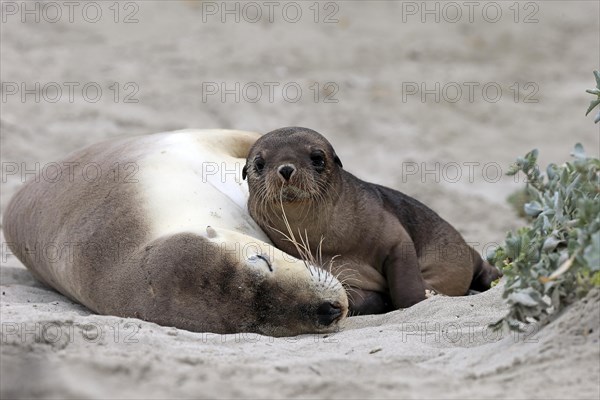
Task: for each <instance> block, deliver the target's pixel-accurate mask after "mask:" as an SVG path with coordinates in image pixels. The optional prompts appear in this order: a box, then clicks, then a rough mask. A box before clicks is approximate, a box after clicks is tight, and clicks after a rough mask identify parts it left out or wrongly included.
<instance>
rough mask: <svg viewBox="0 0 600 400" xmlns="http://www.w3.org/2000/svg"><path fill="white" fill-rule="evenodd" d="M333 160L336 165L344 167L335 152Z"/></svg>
mask: <svg viewBox="0 0 600 400" xmlns="http://www.w3.org/2000/svg"><path fill="white" fill-rule="evenodd" d="M333 162H335V163H336V164H337V165H339V166H340V168H344V166H343V165H342V161H341V160H340V158H339V157H338V156H337V154H335V153H333Z"/></svg>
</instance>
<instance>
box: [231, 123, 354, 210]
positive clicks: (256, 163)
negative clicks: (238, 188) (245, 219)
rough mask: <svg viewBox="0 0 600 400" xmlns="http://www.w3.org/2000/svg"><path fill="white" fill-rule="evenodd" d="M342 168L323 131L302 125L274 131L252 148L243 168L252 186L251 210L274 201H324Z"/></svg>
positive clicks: (243, 174) (288, 202) (289, 202)
mask: <svg viewBox="0 0 600 400" xmlns="http://www.w3.org/2000/svg"><path fill="white" fill-rule="evenodd" d="M341 168H342V162H341V161H340V159H339V157H338V156H337V155H336V154H335V151H334V150H333V147H332V146H331V144H330V143H329V142H328V141H327V139H325V138H324V137H323V136H322V135H321V134H319V133H317V132H315V131H313V130H311V129H307V128H299V127H289V128H281V129H276V130H274V131H271V132H269V133H267V134H266V135H264V136H261V137H260V138H259V139H258V140H257V141H256V142H255V143H254V145H253V146H252V147H251V149H250V152H249V154H248V157H247V159H246V165H245V166H244V168H243V171H242V177H243V178H244V179H246V178H247V179H248V186H249V188H250V199H249V206H250V209H251V211H256V210H258V209H260V208H264V206H266V205H271V204H269V203H273V202H275V203H277V204H279V203H280V202H281V203H286V204H288V205H289V204H304V203H307V202H315V201H316V202H320V201H324V200H326V199H327V198H328V197H329V196H331V194H332V193H335V188H334V190H331V189H332V186H334V185H335V184H336V183H337V182H338V181H339V175H340V171H339V170H340V169H341ZM261 206H262V207H261ZM269 208H271V207H269Z"/></svg>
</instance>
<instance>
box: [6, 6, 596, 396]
mask: <svg viewBox="0 0 600 400" xmlns="http://www.w3.org/2000/svg"><path fill="white" fill-rule="evenodd" d="M138 4H139V12H138V13H137V14H136V16H137V18H138V19H139V23H135V24H115V23H114V22H113V21H112V16H113V15H112V14H111V10H109V9H108V7H109V4H108V3H105V4H104V6H103V11H104V13H105V17H104V18H102V19H101V21H100V22H98V23H96V24H90V23H86V22H85V21H83V20H82V19H81V17H80V14H76V15H75V16H76V21H75V22H74V23H69V22H68V21H66V20H63V21H62V22H59V23H54V24H51V23H45V22H41V23H40V24H35V23H27V24H23V23H20V22H19V19H18V18H14V17H10V16H9V18H8V22H7V23H2V28H1V29H2V32H1V33H2V38H1V41H2V49H1V60H2V70H1V75H2V76H1V77H2V81H3V82H17V83H18V84H20V83H21V82H27V84H28V85H29V87H32V86H33V85H34V83H35V82H40V83H41V85H44V84H45V83H48V82H58V83H63V82H80V83H81V86H83V85H84V84H85V83H87V82H98V84H99V85H100V86H101V87H102V88H103V97H102V98H101V100H100V101H98V102H97V103H90V102H87V101H85V100H84V99H83V98H82V97H81V94H80V92H76V94H75V98H74V101H73V102H69V99H68V95H67V93H66V89H65V93H64V94H63V98H62V99H61V100H60V101H59V102H57V103H49V102H48V101H45V100H43V99H42V100H41V101H40V102H39V103H36V102H35V101H34V100H33V99H32V97H31V96H29V97H28V98H26V101H25V102H21V101H20V100H19V98H18V96H13V97H8V98H7V100H6V101H4V100H3V102H2V113H1V134H2V135H1V140H2V149H1V151H2V162H3V163H11V162H17V163H21V162H26V163H27V165H26V166H27V167H28V168H33V165H34V164H35V163H36V162H38V163H40V165H41V166H43V165H44V163H48V162H50V161H53V160H56V159H60V158H61V157H62V156H64V155H65V154H66V153H68V152H69V151H72V150H74V149H76V148H78V147H81V146H84V145H87V144H91V143H93V142H96V141H99V140H102V139H105V138H108V137H114V136H121V135H131V134H143V133H152V132H158V131H163V130H171V129H179V128H186V127H190V128H213V127H214V128H236V129H247V130H256V131H260V132H265V131H268V130H271V129H274V128H277V127H281V126H287V125H301V126H307V127H311V128H313V129H316V130H318V131H320V132H322V133H323V134H325V135H326V136H327V137H328V138H329V139H330V140H331V141H332V142H333V144H334V146H335V148H336V150H337V152H338V154H339V155H340V157H341V159H342V161H343V162H344V165H345V167H346V169H348V170H349V171H351V172H353V173H355V174H356V175H358V176H359V177H361V178H363V179H366V180H371V181H375V182H378V183H382V184H385V185H388V186H391V187H394V188H397V189H400V190H402V191H404V192H406V193H408V194H411V195H414V196H416V197H417V198H419V199H420V200H422V201H424V202H425V203H427V204H428V205H430V206H431V207H432V208H434V209H435V210H436V211H438V212H439V213H440V214H441V215H442V216H443V217H445V218H446V219H448V220H449V221H450V222H451V223H453V224H454V225H455V226H456V227H457V228H458V229H459V230H460V231H461V232H462V233H463V235H464V236H465V238H466V239H467V240H468V241H469V242H472V243H473V244H474V246H475V247H476V248H477V249H478V250H479V251H481V252H484V251H485V249H486V248H487V247H488V246H487V245H486V244H490V243H494V242H500V241H501V240H502V239H503V237H504V234H505V232H506V231H507V230H509V229H514V228H516V227H518V226H520V225H522V224H523V221H520V220H518V219H517V218H516V217H515V215H514V213H513V212H512V210H511V209H510V208H509V207H508V206H507V204H506V202H505V198H506V195H507V194H508V193H510V192H511V191H512V190H514V188H516V187H518V186H519V185H518V184H515V183H514V182H512V180H511V179H510V178H503V179H501V180H499V181H498V182H495V180H496V179H495V170H494V167H495V166H496V165H497V166H499V167H500V168H502V169H503V171H504V172H505V171H506V168H507V166H508V165H509V164H510V163H511V162H512V161H513V160H514V158H515V157H516V156H519V155H523V154H524V153H525V152H527V151H529V150H530V149H531V148H533V147H538V148H539V149H540V152H541V155H542V164H544V165H545V164H546V163H547V162H549V161H556V162H561V161H564V160H566V159H567V158H568V152H569V150H570V149H571V147H572V145H573V144H574V143H575V142H577V141H580V142H582V143H583V144H584V145H585V146H586V148H587V149H588V152H591V153H592V154H595V155H596V156H597V155H598V148H599V145H600V135H599V131H598V126H594V125H593V123H592V118H591V117H588V118H584V117H583V113H584V111H585V109H586V107H587V104H588V103H589V100H591V96H589V95H586V94H585V93H583V90H584V89H586V88H590V87H592V86H593V82H594V81H593V76H592V74H591V71H592V69H594V68H596V69H597V68H598V60H599V50H598V49H599V41H598V35H597V33H598V29H599V19H598V15H599V14H598V12H599V7H600V6H599V5H598V3H597V2H592V1H589V2H573V1H570V2H566V1H564V2H560V1H557V2H535V4H537V5H538V6H539V12H538V13H537V14H536V17H537V18H538V20H539V22H538V23H533V24H523V23H514V21H513V18H514V15H513V14H512V11H511V10H510V9H509V7H510V6H511V4H512V2H510V4H509V3H506V2H500V3H498V4H500V5H501V7H502V10H503V12H504V17H503V18H502V19H501V21H499V22H497V23H487V22H485V21H484V20H483V19H482V18H481V14H475V16H476V18H475V22H474V23H468V22H459V23H456V24H451V23H445V22H442V23H439V24H436V23H432V22H431V19H430V23H425V24H423V23H421V22H420V20H419V17H418V16H413V17H410V16H409V17H408V19H407V21H406V22H403V21H402V14H401V10H402V4H403V3H401V2H372V3H371V4H367V5H365V4H356V3H351V2H338V3H336V4H338V5H339V12H338V14H337V17H338V18H339V23H335V24H322V23H320V24H315V23H314V22H312V17H313V15H312V14H311V13H312V11H311V10H310V9H309V7H310V5H311V4H312V3H302V9H303V11H304V13H305V14H304V15H305V17H304V18H303V19H302V20H301V22H299V23H297V24H291V23H286V22H285V21H283V20H282V18H281V17H280V16H279V17H277V14H276V22H275V23H268V22H262V23H256V24H249V23H245V22H243V20H242V22H240V23H237V24H236V23H225V24H222V23H220V22H218V19H217V17H211V18H209V19H208V22H207V23H202V16H201V11H202V7H201V4H200V3H199V2H196V3H193V2H169V3H167V2H164V1H163V2H161V1H154V2H140V3H138ZM417 4H420V2H418V3H417ZM431 4H433V3H431ZM459 4H461V3H459ZM432 7H433V5H432ZM465 10H466V9H464V10H463V11H465ZM127 11H130V10H123V9H122V10H121V13H122V14H121V16H120V18H122V17H123V13H126V12H127ZM529 11H531V9H528V10H524V9H523V8H521V14H520V17H519V18H520V19H522V18H524V15H525V14H528V12H529ZM65 12H66V11H65ZM324 12H325V11H323V10H322V13H324ZM322 16H323V14H321V17H322ZM64 18H66V17H64ZM465 18H466V17H465ZM442 21H443V19H442ZM114 81H117V82H119V84H120V85H121V93H120V99H121V100H122V99H123V97H124V96H125V94H126V93H129V92H130V91H123V87H122V86H123V85H124V84H125V83H127V82H135V83H137V85H138V87H139V92H138V94H137V95H136V96H135V98H137V99H139V102H138V103H135V104H131V103H123V102H122V101H120V102H118V103H115V102H114V100H113V98H112V96H113V92H112V91H111V90H110V89H109V86H110V85H111V84H112V83H113V82H114ZM424 81H426V82H427V83H428V85H429V86H428V87H433V86H434V85H435V82H440V83H441V86H442V87H443V86H444V84H447V83H449V82H457V83H459V84H461V83H464V82H478V83H479V84H480V86H479V88H481V86H483V85H484V84H486V83H489V82H498V84H499V85H500V86H501V87H502V90H503V96H502V98H501V99H500V100H499V101H498V102H496V103H492V102H489V101H485V99H483V98H482V94H481V91H479V92H478V91H476V92H475V98H474V101H472V102H470V101H468V99H466V96H467V92H466V87H465V86H462V87H463V89H465V93H463V98H462V99H461V100H460V101H458V102H456V103H451V102H447V101H440V102H439V103H436V102H435V101H433V96H429V97H428V98H427V99H426V100H427V101H426V102H425V103H422V102H421V101H420V98H419V95H415V96H408V97H407V99H406V101H405V102H404V101H403V100H402V82H417V83H418V84H420V83H421V82H424ZM202 82H217V83H218V84H220V83H221V82H227V84H228V85H229V87H233V85H234V83H235V82H240V84H241V86H243V85H244V84H246V83H248V82H257V83H263V82H279V83H280V86H279V87H281V86H283V85H284V84H286V83H289V82H296V83H297V84H298V85H300V87H301V88H302V90H303V96H302V99H301V100H300V101H298V102H297V103H290V102H286V101H285V100H283V99H282V97H281V92H276V96H275V100H274V102H273V103H270V102H269V101H268V100H267V99H266V96H267V94H266V92H265V93H263V98H262V99H261V100H260V101H258V102H256V103H250V102H247V101H244V100H243V98H242V99H241V101H240V102H239V103H236V102H235V101H234V100H233V97H232V96H229V97H228V98H227V99H226V100H227V101H226V102H225V103H222V102H221V101H220V100H219V99H218V96H212V97H209V98H208V101H207V102H203V101H202ZM314 82H318V83H319V85H320V86H321V87H322V86H323V85H324V84H325V83H326V82H335V83H336V84H337V85H338V87H339V91H338V92H337V94H336V95H335V98H337V99H338V100H339V102H338V103H323V102H319V103H315V102H314V100H313V94H314V93H313V91H311V89H310V87H311V85H312V84H314ZM515 82H518V83H519V85H520V86H521V98H520V100H519V101H518V102H515V101H514V99H513V92H512V91H511V89H510V87H511V85H513V84H514V83H515ZM527 82H534V83H536V84H537V86H538V88H539V91H538V93H537V94H536V95H535V96H534V98H535V99H537V100H538V102H537V103H524V102H523V100H524V96H525V94H526V93H529V92H530V90H529V91H527V90H526V91H525V92H523V90H524V86H523V85H525V84H526V83H527ZM81 86H80V87H81ZM63 88H64V86H63ZM263 89H264V90H266V89H265V88H264V86H263ZM277 93H279V94H277ZM325 94H326V93H325V92H323V91H322V93H321V96H323V95H325ZM321 99H322V97H321ZM594 152H595V153H594ZM407 162H414V163H417V165H418V166H419V167H422V166H423V165H422V164H421V163H426V164H425V167H427V168H428V169H434V168H435V165H436V164H435V163H440V164H439V165H440V170H439V171H440V172H439V173H438V176H439V179H437V181H436V176H435V175H432V174H429V175H426V176H424V179H422V178H421V176H420V175H419V174H418V173H417V174H415V175H410V174H409V172H410V168H412V166H413V165H414V164H406V163H407ZM449 163H458V165H460V166H461V172H462V176H461V177H460V178H459V179H453V176H455V175H454V174H452V175H451V172H452V171H450V169H449V168H451V167H452V166H453V165H454V164H449ZM465 163H479V164H465ZM485 163H493V164H490V165H491V166H490V167H489V168H490V169H488V170H487V173H488V175H487V177H486V178H487V179H484V177H483V176H482V170H483V167H484V164H485ZM5 165H8V164H4V165H3V173H4V172H5V171H6V169H5ZM11 165H12V164H11ZM470 165H472V166H473V168H474V169H473V176H474V179H472V180H471V179H469V178H470V177H469V176H468V173H469V166H470ZM419 172H421V171H419ZM444 174H445V175H444ZM4 178H5V177H4V175H3V181H2V193H1V200H2V209H3V208H4V206H5V204H6V202H7V200H8V199H9V198H10V197H11V196H12V194H13V193H14V192H15V190H16V189H17V188H18V187H19V185H20V184H21V181H22V179H21V177H20V176H18V174H17V175H10V176H8V177H6V179H4ZM2 243H4V238H3V237H2ZM2 250H3V254H2V266H1V269H0V271H1V276H0V280H1V285H2V296H1V297H0V299H1V309H0V310H1V322H2V334H3V335H2V353H1V358H0V365H1V370H0V377H1V378H0V379H1V382H0V383H1V394H2V398H12V397H24V398H27V397H44V398H134V397H135V398H178V397H179V398H182V397H187V398H191V397H200V398H213V397H225V398H238V397H246V398H257V397H264V398H280V397H295V398H364V397H370V398H557V399H558V398H560V399H562V398H593V399H597V398H599V397H600V340H599V332H600V320H599V319H600V318H599V314H600V294H599V292H598V291H595V292H593V293H592V294H590V295H589V296H588V298H587V300H586V301H584V302H580V303H578V304H576V305H574V306H573V307H571V308H570V309H568V310H567V311H566V312H565V313H564V315H562V316H561V317H560V318H559V319H558V320H556V321H555V322H554V323H552V324H551V325H549V326H547V327H545V328H543V329H542V330H541V331H539V332H533V333H535V334H526V335H521V336H517V337H515V336H514V335H513V334H512V333H507V332H504V333H503V335H502V337H498V336H497V335H496V334H495V333H494V332H492V331H491V330H489V329H488V328H487V324H489V323H492V322H495V321H496V320H497V319H498V318H500V317H501V316H502V315H503V313H504V312H505V307H504V305H503V302H502V299H501V290H502V288H501V287H498V288H496V289H493V290H491V291H489V292H487V293H484V294H481V295H477V296H470V297H464V298H446V297H435V298H432V299H429V300H427V301H425V302H423V303H420V304H418V305H416V306H414V307H412V308H411V309H408V310H404V311H396V312H393V313H389V314H386V315H379V316H369V317H357V318H350V319H349V320H348V322H347V323H346V324H345V326H344V329H343V330H342V331H341V332H338V333H336V334H333V335H330V336H329V337H324V336H323V335H317V336H314V335H306V336H301V337H297V338H287V339H285V338H280V339H273V338H269V337H263V336H256V335H227V336H220V335H214V334H201V333H190V332H187V331H181V330H177V329H174V328H169V327H161V326H157V325H155V324H151V323H146V322H143V321H139V320H133V319H131V320H126V319H122V318H115V317H110V316H98V315H94V314H91V313H90V312H89V311H88V310H86V309H85V308H84V307H82V306H79V305H77V304H73V303H72V302H70V301H69V300H67V299H65V298H64V297H63V296H61V295H59V294H57V293H56V292H54V291H52V290H50V289H48V288H46V287H44V286H43V285H41V284H40V283H38V282H36V281H35V280H34V279H33V278H32V277H31V275H30V274H29V273H28V272H27V271H26V270H25V269H24V268H23V266H22V265H21V264H20V263H19V262H18V261H17V260H16V259H15V257H13V256H11V255H10V254H6V253H5V248H4V246H3V249H2ZM23 324H25V325H23ZM43 327H45V328H47V329H46V330H42V329H43ZM15 329H18V331H15ZM13 332H14V333H13ZM117 332H118V334H117ZM98 333H101V336H100V337H97V335H98Z"/></svg>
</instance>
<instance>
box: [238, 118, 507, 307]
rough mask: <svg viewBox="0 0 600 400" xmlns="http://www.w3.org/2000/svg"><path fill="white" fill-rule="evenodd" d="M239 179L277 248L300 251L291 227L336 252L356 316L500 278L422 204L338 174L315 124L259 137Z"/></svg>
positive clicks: (317, 249) (324, 252) (321, 250)
mask: <svg viewBox="0 0 600 400" xmlns="http://www.w3.org/2000/svg"><path fill="white" fill-rule="evenodd" d="M242 176H243V177H244V178H245V179H246V178H247V180H248V185H249V188H250V197H249V199H248V209H249V211H250V215H251V216H252V217H253V218H254V220H255V221H256V222H257V223H258V224H259V225H260V227H261V228H263V230H264V231H265V232H266V233H267V235H268V236H269V237H270V238H271V240H272V241H273V243H274V244H275V245H276V246H277V247H279V248H280V249H282V250H284V251H286V252H288V253H290V254H294V255H298V252H297V251H296V249H295V246H294V245H292V244H291V243H290V242H289V241H288V238H287V236H289V235H287V234H285V235H284V234H283V232H287V230H286V226H287V225H288V224H289V225H290V227H291V230H292V231H294V232H296V233H297V234H298V235H299V236H300V237H302V238H304V240H305V242H306V248H307V249H312V253H313V255H315V256H317V257H321V258H322V261H323V262H325V263H327V262H328V261H330V260H332V259H333V258H335V257H337V258H336V259H335V262H334V263H332V273H334V274H335V275H336V276H337V277H338V278H339V279H340V280H341V281H342V282H344V283H345V284H346V285H347V286H348V296H349V299H350V310H351V311H352V312H353V313H354V314H372V313H381V312H386V311H390V310H393V309H398V308H405V307H410V306H411V305H413V304H415V303H417V302H419V301H421V300H424V299H425V297H426V290H434V291H435V292H438V293H441V294H445V295H449V296H461V295H465V294H466V293H467V292H468V291H469V289H473V290H477V291H484V290H487V289H489V288H490V284H491V282H492V281H494V280H495V279H497V278H498V277H500V276H501V273H500V272H499V271H498V270H497V269H495V268H494V267H492V266H491V265H489V264H488V263H487V262H485V261H483V260H482V259H481V257H480V256H479V254H477V252H476V251H475V250H473V249H472V248H471V247H469V246H468V245H467V244H466V243H465V241H464V239H463V238H462V236H461V235H460V234H459V233H458V232H457V231H456V230H455V229H454V228H453V227H452V226H451V225H450V224H449V223H448V222H446V221H444V220H443V219H442V218H441V217H440V216H439V215H437V214H436V213H435V212H434V211H432V210H431V209H429V208H428V207H426V206H425V205H424V204H422V203H420V202H419V201H417V200H415V199H413V198H411V197H410V196H407V195H405V194H403V193H400V192H398V191H396V190H393V189H390V188H387V187H384V186H380V185H376V184H373V183H367V182H364V181H362V180H360V179H358V178H356V177H355V176H353V175H352V174H350V173H348V172H346V171H344V170H343V169H342V162H341V161H340V159H339V157H338V156H337V155H336V153H335V151H334V149H333V147H332V146H331V144H330V143H329V142H328V141H327V139H325V138H324V137H323V136H321V135H320V134H319V133H317V132H315V131H313V130H310V129H306V128H299V127H289V128H282V129H277V130H274V131H272V132H269V133H267V134H266V135H264V136H262V137H261V138H260V139H258V140H257V141H256V143H254V145H253V146H252V148H251V149H250V153H249V154H248V158H247V160H246V165H245V167H244V169H243V175H242Z"/></svg>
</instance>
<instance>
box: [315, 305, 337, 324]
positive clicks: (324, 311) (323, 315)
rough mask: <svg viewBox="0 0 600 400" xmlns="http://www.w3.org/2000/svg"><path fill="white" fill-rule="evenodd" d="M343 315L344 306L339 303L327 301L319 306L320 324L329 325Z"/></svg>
mask: <svg viewBox="0 0 600 400" xmlns="http://www.w3.org/2000/svg"><path fill="white" fill-rule="evenodd" d="M341 315H342V307H341V306H340V305H339V304H338V303H331V302H329V301H326V302H325V303H323V304H321V305H320V306H319V308H317V317H318V319H319V324H320V325H324V326H329V325H331V324H332V323H333V322H334V321H335V320H337V319H338V318H339V317H340V316H341Z"/></svg>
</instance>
